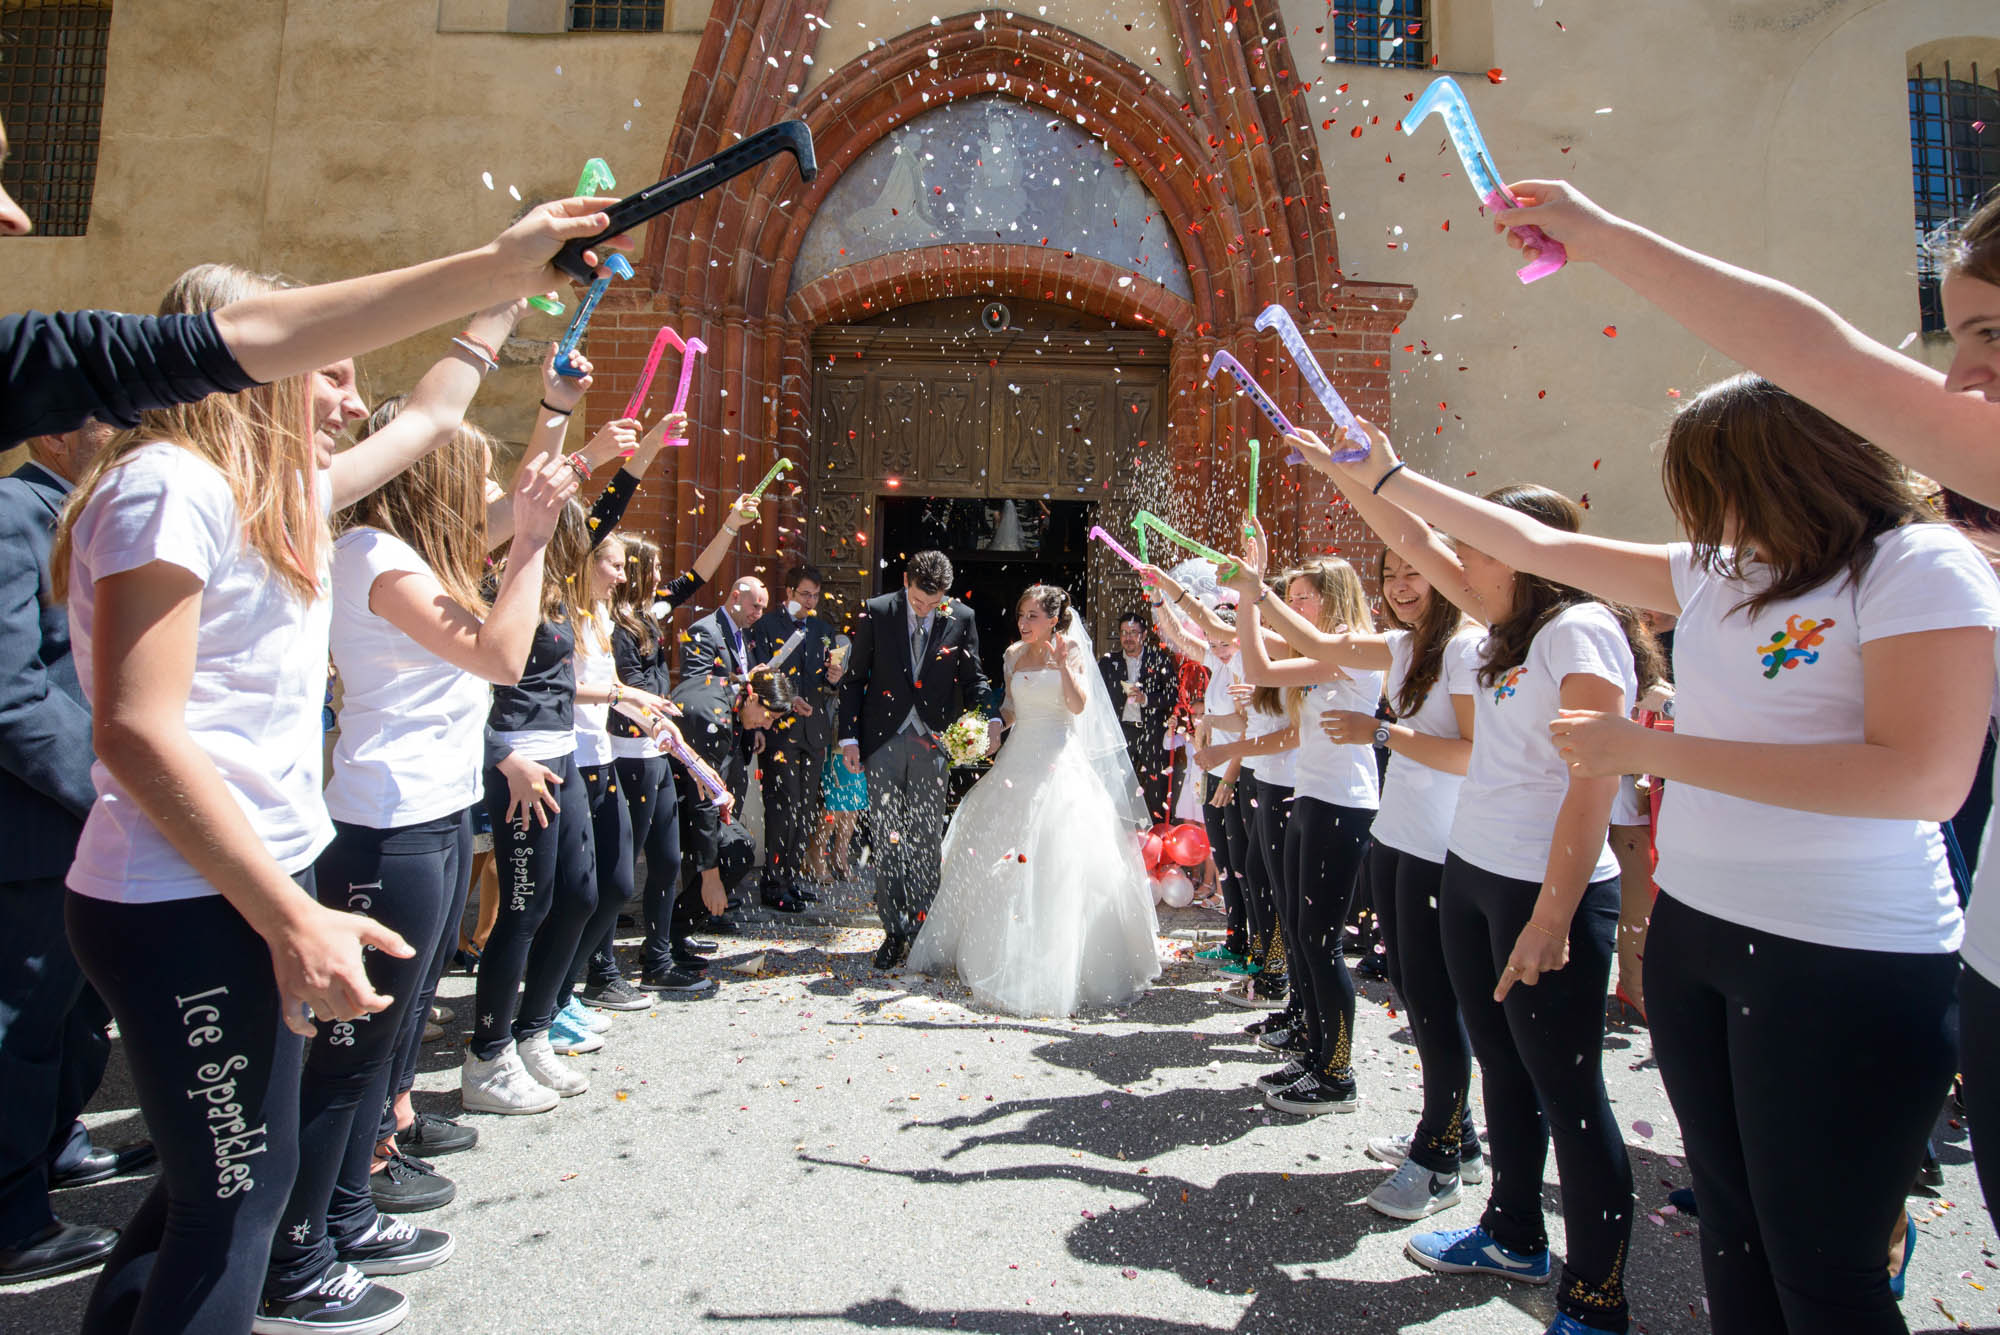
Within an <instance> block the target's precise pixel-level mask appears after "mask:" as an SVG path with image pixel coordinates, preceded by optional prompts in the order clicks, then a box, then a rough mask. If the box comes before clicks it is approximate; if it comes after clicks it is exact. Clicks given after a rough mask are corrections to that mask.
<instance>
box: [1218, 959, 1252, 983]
mask: <svg viewBox="0 0 2000 1335" xmlns="http://www.w3.org/2000/svg"><path fill="white" fill-rule="evenodd" d="M1216 967H1217V968H1219V969H1221V970H1222V972H1224V973H1233V974H1241V975H1242V976H1244V977H1246V978H1254V977H1256V976H1257V975H1258V974H1260V973H1262V972H1264V966H1263V965H1261V964H1259V963H1257V961H1255V960H1253V959H1249V958H1246V957H1245V956H1242V955H1237V956H1234V957H1232V958H1230V959H1228V960H1225V961H1223V962H1222V963H1221V964H1219V965H1217V966H1216Z"/></svg>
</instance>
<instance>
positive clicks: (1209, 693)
mask: <svg viewBox="0 0 2000 1335" xmlns="http://www.w3.org/2000/svg"><path fill="white" fill-rule="evenodd" d="M1236 663H1237V660H1236V658H1235V656H1234V655H1232V656H1231V657H1230V659H1229V661H1228V662H1226V663H1225V662H1224V661H1223V660H1222V659H1220V658H1218V657H1217V656H1216V653H1215V650H1213V649H1210V650H1208V651H1206V652H1205V653H1203V654H1202V656H1201V665H1202V666H1203V667H1205V668H1207V669H1208V686H1207V688H1206V689H1204V690H1203V691H1202V695H1201V711H1202V713H1204V714H1216V715H1221V714H1234V713H1236V712H1237V709H1236V697H1234V696H1232V695H1231V694H1230V693H1229V686H1230V683H1231V682H1234V681H1235V680H1236V679H1237V677H1236ZM1242 735H1243V729H1242V727H1241V726H1240V725H1231V724H1224V723H1211V724H1210V725H1209V728H1208V740H1209V743H1210V745H1220V744H1221V743H1223V742H1233V741H1235V740H1237V739H1238V738H1240V737H1241V736H1242ZM1228 768H1229V762H1228V761H1226V760H1225V761H1223V762H1222V763H1221V764H1219V765H1215V766H1212V767H1210V769H1209V771H1208V772H1209V773H1210V774H1221V773H1222V772H1223V771H1224V770H1226V769H1228Z"/></svg>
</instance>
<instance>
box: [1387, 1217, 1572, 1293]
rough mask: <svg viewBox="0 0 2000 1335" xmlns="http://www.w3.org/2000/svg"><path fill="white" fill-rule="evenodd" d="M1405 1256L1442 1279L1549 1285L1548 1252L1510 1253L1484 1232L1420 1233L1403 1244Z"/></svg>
mask: <svg viewBox="0 0 2000 1335" xmlns="http://www.w3.org/2000/svg"><path fill="white" fill-rule="evenodd" d="M1403 1254H1404V1255H1406V1256H1408V1257H1409V1258H1410V1259H1411V1260H1412V1261H1415V1262H1416V1263H1417V1264H1418V1265H1420V1266H1422V1267H1423V1268H1424V1269H1426V1270H1435V1271H1437V1272H1438V1273H1439V1274H1441V1275H1498V1276H1499V1277H1500V1278H1501V1279H1511V1280H1513V1281H1514V1282H1515V1283H1516V1284H1546V1283H1548V1282H1549V1249H1548V1248H1546V1247H1544V1248H1542V1250H1540V1251H1538V1252H1526V1253H1523V1252H1510V1251H1508V1250H1507V1249H1506V1248H1505V1247H1502V1246H1501V1245H1500V1244H1499V1243H1497V1242H1495V1241H1493V1235H1492V1234H1490V1233H1488V1232H1487V1231H1486V1230H1485V1229H1483V1228H1457V1229H1444V1230H1441V1231H1439V1232H1436V1233H1418V1234H1416V1235H1414V1236H1413V1237H1411V1239H1410V1240H1409V1241H1408V1242H1407V1243H1405V1244H1403Z"/></svg>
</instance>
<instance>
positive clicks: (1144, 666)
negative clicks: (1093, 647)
mask: <svg viewBox="0 0 2000 1335" xmlns="http://www.w3.org/2000/svg"><path fill="white" fill-rule="evenodd" d="M1097 671H1098V675H1099V676H1101V677H1103V678H1104V689H1105V690H1107V691H1109V692H1111V708H1112V710H1113V712H1115V713H1116V714H1117V715H1118V718H1119V720H1120V721H1121V722H1122V721H1123V720H1124V718H1125V651H1124V650H1123V649H1113V650H1112V651H1111V652H1110V653H1108V654H1101V655H1099V656H1098V659H1097ZM1139 689H1140V690H1142V691H1144V692H1145V693H1146V705H1145V708H1143V709H1141V710H1140V711H1139V735H1140V743H1141V745H1143V746H1145V747H1147V748H1149V749H1155V750H1156V749H1158V748H1159V747H1160V746H1161V744H1162V743H1161V739H1162V738H1163V737H1165V736H1166V731H1167V720H1168V719H1169V718H1171V717H1172V716H1173V712H1174V705H1175V704H1176V703H1177V702H1178V701H1179V699H1180V670H1179V669H1178V668H1177V667H1176V666H1175V664H1174V660H1173V658H1172V657H1171V656H1170V655H1168V654H1167V653H1165V652H1163V651H1162V650H1161V649H1160V648H1159V646H1157V645H1155V644H1152V643H1148V644H1147V645H1146V650H1145V653H1144V654H1142V655H1141V656H1140V659H1139Z"/></svg>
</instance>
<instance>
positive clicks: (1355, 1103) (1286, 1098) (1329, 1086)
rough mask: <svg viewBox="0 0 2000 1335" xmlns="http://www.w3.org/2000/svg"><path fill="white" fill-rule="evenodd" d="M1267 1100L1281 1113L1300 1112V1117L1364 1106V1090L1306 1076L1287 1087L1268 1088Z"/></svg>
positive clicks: (1265, 1098)
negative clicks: (1362, 1098)
mask: <svg viewBox="0 0 2000 1335" xmlns="http://www.w3.org/2000/svg"><path fill="white" fill-rule="evenodd" d="M1264 1102H1265V1103H1267V1104H1269V1105H1270V1106H1271V1107H1273V1108H1276V1109H1277V1110H1278V1111H1279V1112H1288V1113H1296V1114H1297V1115H1298V1116H1300V1117H1317V1116H1319V1115H1320V1114H1321V1113H1330V1112H1339V1113H1351V1112H1355V1111H1358V1110H1359V1109H1360V1107H1361V1091H1360V1089H1359V1088H1357V1087H1356V1086H1354V1085H1352V1084H1349V1085H1348V1086H1346V1087H1345V1088H1342V1087H1341V1086H1339V1085H1336V1084H1333V1083H1332V1082H1331V1081H1327V1080H1322V1079H1320V1078H1319V1077H1318V1076H1316V1075H1302V1076H1300V1077H1299V1078H1298V1079H1297V1080H1295V1081H1293V1082H1292V1083H1291V1084H1289V1085H1286V1086H1285V1087H1284V1088H1283V1089H1273V1090H1270V1091H1268V1092H1267V1093H1266V1094H1265V1095H1264Z"/></svg>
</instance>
